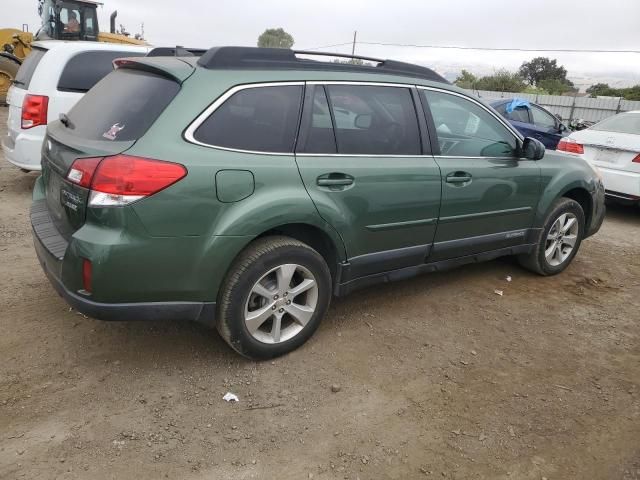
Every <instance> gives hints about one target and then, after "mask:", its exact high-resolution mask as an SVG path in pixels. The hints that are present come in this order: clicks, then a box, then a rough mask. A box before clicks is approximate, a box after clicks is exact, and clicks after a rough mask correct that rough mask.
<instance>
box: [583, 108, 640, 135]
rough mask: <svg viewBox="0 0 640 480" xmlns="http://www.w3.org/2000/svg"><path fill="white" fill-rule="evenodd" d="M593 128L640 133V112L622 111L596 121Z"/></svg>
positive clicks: (605, 130)
mask: <svg viewBox="0 0 640 480" xmlns="http://www.w3.org/2000/svg"><path fill="white" fill-rule="evenodd" d="M591 130H601V131H604V132H616V133H630V134H632V135H640V112H633V113H621V114H619V115H614V116H613V117H609V118H605V119H604V120H602V121H601V122H599V123H596V124H595V125H594V126H593V127H591Z"/></svg>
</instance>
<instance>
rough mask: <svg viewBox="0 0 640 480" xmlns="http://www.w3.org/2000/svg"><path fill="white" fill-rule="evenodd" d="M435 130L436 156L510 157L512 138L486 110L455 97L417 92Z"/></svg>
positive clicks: (439, 93)
mask: <svg viewBox="0 0 640 480" xmlns="http://www.w3.org/2000/svg"><path fill="white" fill-rule="evenodd" d="M421 95H423V97H424V99H425V100H426V104H428V105H429V109H430V110H431V115H432V117H433V121H434V123H435V127H436V134H437V136H438V143H439V145H440V153H441V154H442V155H445V156H452V157H513V156H515V154H516V151H517V141H516V137H515V136H514V135H513V134H512V133H511V132H510V131H509V130H508V129H507V128H506V127H505V126H504V125H502V123H500V122H499V121H498V120H497V119H496V118H495V117H494V116H493V115H491V114H490V113H489V112H488V111H487V110H485V109H484V108H482V107H480V106H479V105H477V104H476V103H474V102H472V101H470V100H467V99H465V98H463V97H459V96H457V95H451V94H448V93H442V92H436V91H432V90H421Z"/></svg>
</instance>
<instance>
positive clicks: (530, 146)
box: [522, 137, 545, 160]
mask: <svg viewBox="0 0 640 480" xmlns="http://www.w3.org/2000/svg"><path fill="white" fill-rule="evenodd" d="M544 151H545V148H544V145H543V143H542V142H541V141H540V140H536V139H535V138H531V137H527V138H525V139H524V142H522V156H523V157H524V158H526V159H527V160H540V159H541V158H542V157H544Z"/></svg>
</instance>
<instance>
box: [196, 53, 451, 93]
mask: <svg viewBox="0 0 640 480" xmlns="http://www.w3.org/2000/svg"><path fill="white" fill-rule="evenodd" d="M296 55H321V56H335V57H344V58H359V59H363V60H370V61H374V62H378V65H376V66H368V65H353V64H345V63H333V62H319V61H316V60H308V59H303V58H298V57H297V56H296ZM198 65H200V66H201V67H204V68H207V69H210V70H218V69H252V70H303V69H304V70H328V71H344V72H366V73H384V74H389V75H402V76H406V77H415V78H421V79H424V80H431V81H434V82H440V83H447V84H448V83H449V82H448V81H447V80H445V79H444V78H443V77H441V76H440V75H438V74H437V73H436V72H434V71H433V70H431V69H430V68H427V67H421V66H420V65H415V64H413V63H404V62H396V61H394V60H381V59H380V60H379V59H373V58H368V57H358V56H351V55H343V54H339V53H335V54H328V53H325V52H321V53H319V52H305V51H296V50H289V49H284V48H257V47H213V48H210V49H209V50H207V52H206V53H205V54H204V55H202V56H201V57H200V59H199V60H198Z"/></svg>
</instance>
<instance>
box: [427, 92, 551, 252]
mask: <svg viewBox="0 0 640 480" xmlns="http://www.w3.org/2000/svg"><path fill="white" fill-rule="evenodd" d="M420 96H421V99H422V100H423V105H424V107H425V111H426V114H427V122H428V125H429V126H430V133H431V134H432V145H437V146H438V151H435V148H434V153H435V155H434V157H435V159H436V161H437V163H438V164H439V165H440V169H441V171H442V206H441V209H440V218H439V222H438V228H437V231H436V236H435V239H434V245H433V248H432V253H431V256H430V261H438V260H444V259H451V258H456V257H462V256H467V255H472V254H477V253H481V252H488V251H499V250H502V249H511V248H514V247H519V246H521V245H524V244H527V243H532V236H533V234H534V232H533V231H532V230H531V226H532V224H533V218H534V211H535V209H536V206H537V204H538V196H539V193H540V169H539V167H538V165H537V164H536V162H534V161H530V160H524V159H521V158H519V157H518V152H519V150H520V148H519V139H518V138H517V137H516V135H515V134H514V133H513V132H512V131H511V129H509V128H508V127H507V124H506V123H505V122H504V121H503V120H501V119H500V117H499V116H498V115H495V114H494V113H493V112H491V111H490V110H489V109H488V108H486V107H485V106H484V105H482V104H481V103H479V102H477V101H475V100H473V99H471V98H469V97H466V96H465V95H462V94H459V93H456V92H450V91H447V90H441V89H436V88H430V87H425V88H420Z"/></svg>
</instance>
